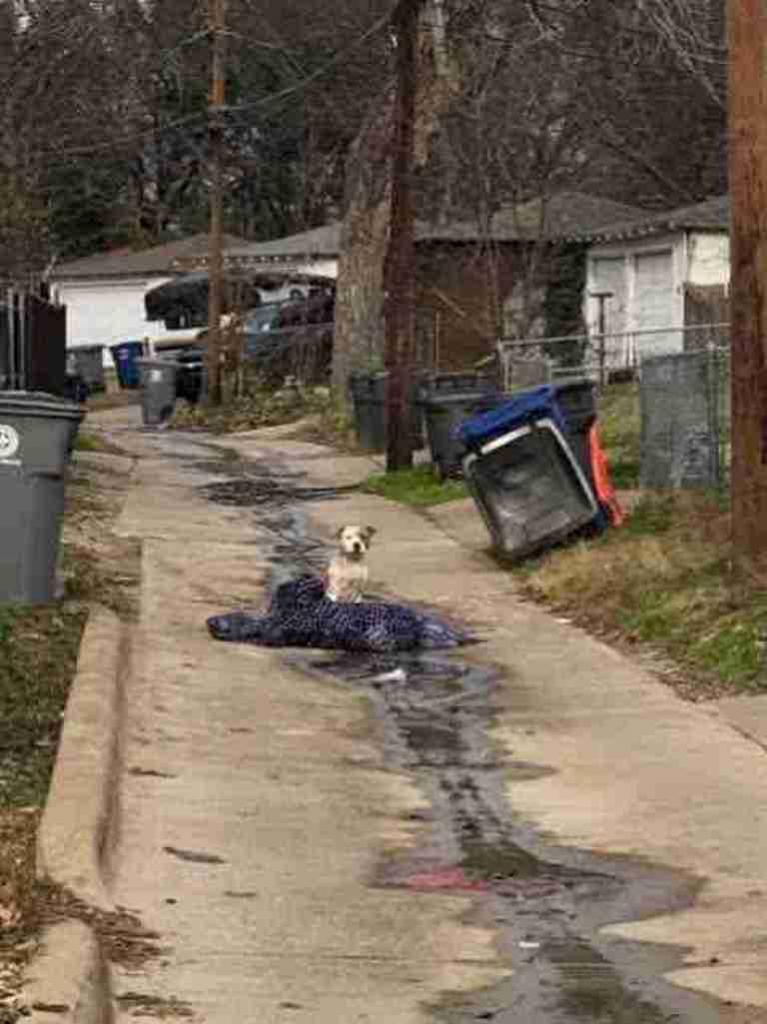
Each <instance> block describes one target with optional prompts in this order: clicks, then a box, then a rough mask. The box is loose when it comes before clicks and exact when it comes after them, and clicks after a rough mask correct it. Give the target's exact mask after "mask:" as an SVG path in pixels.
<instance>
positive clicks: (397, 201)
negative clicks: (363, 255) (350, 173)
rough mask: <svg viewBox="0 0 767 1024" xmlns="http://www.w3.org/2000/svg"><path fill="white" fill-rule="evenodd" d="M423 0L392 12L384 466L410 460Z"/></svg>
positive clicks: (410, 0) (402, 465)
mask: <svg viewBox="0 0 767 1024" xmlns="http://www.w3.org/2000/svg"><path fill="white" fill-rule="evenodd" d="M422 2H423V0H400V3H399V4H398V5H397V8H396V9H395V11H394V14H393V15H392V32H393V35H394V39H395V42H396V85H395V102H394V130H393V133H392V136H393V137H392V186H391V214H390V222H389V223H390V228H389V246H388V249H387V252H386V260H385V263H384V282H383V283H384V325H385V326H384V331H385V334H384V337H385V359H384V365H385V367H386V369H387V370H388V374H389V375H388V379H387V394H386V404H387V415H388V438H387V446H386V470H387V472H391V471H392V470H396V469H406V468H408V467H410V466H412V464H413V428H412V415H411V398H412V395H411V390H412V374H413V342H414V339H413V322H414V310H415V245H414V237H413V196H412V193H413V182H412V178H413V161H414V141H415V115H416V88H417V61H418V19H419V14H420V10H421V5H422Z"/></svg>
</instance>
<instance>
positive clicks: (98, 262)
mask: <svg viewBox="0 0 767 1024" xmlns="http://www.w3.org/2000/svg"><path fill="white" fill-rule="evenodd" d="M245 244H246V243H245V241H244V240H243V239H242V238H238V237H237V236H236V235H224V246H225V247H226V248H229V247H230V246H242V245H245ZM207 248H208V235H206V234H198V235H190V236H189V237H188V238H182V239H179V240H178V241H175V242H165V243H164V244H163V245H155V246H152V248H151V249H139V250H133V249H116V250H114V251H112V252H99V253H94V254H93V255H92V256H84V257H83V258H82V259H79V260H72V261H71V262H69V263H62V264H61V265H60V266H58V267H56V268H55V270H54V272H53V274H52V275H51V276H52V278H53V280H56V281H61V280H63V279H65V278H66V279H70V278H84V279H86V278H93V279H96V278H106V277H137V276H142V277H161V276H167V275H168V274H175V273H177V271H176V270H175V268H174V264H175V262H176V260H178V259H180V258H183V257H185V256H187V257H188V256H195V255H198V254H200V253H203V252H205V251H206V250H207Z"/></svg>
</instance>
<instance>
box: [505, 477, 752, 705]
mask: <svg viewBox="0 0 767 1024" xmlns="http://www.w3.org/2000/svg"><path fill="white" fill-rule="evenodd" d="M517 575H518V576H519V578H520V580H521V581H522V585H523V588H524V589H525V590H526V592H527V593H528V594H530V595H531V596H532V597H534V598H536V599H538V600H541V601H544V602H545V603H547V604H549V605H551V606H553V607H555V608H557V609H558V610H560V611H564V612H565V613H566V614H567V615H568V616H569V617H571V618H573V619H574V620H575V621H577V622H578V623H580V624H582V625H584V626H586V627H587V628H589V629H591V630H592V631H594V632H596V633H598V634H599V635H606V636H609V637H611V638H614V639H617V640H620V641H623V642H625V643H628V644H647V645H649V646H650V647H652V648H654V649H656V650H658V651H661V652H663V653H664V654H665V655H668V656H670V658H671V659H672V660H673V661H674V662H675V663H677V664H678V665H680V666H682V667H683V668H684V669H685V670H687V673H688V676H689V679H688V682H687V683H684V684H682V683H680V686H682V688H683V689H684V691H685V695H686V696H690V697H692V698H694V699H700V698H705V697H714V696H718V695H719V694H722V693H735V692H743V691H753V692H763V691H765V690H767V662H766V660H765V640H766V639H767V575H765V574H760V573H759V572H756V571H754V572H753V573H752V574H751V575H750V576H748V577H746V576H744V575H743V574H742V573H741V574H736V573H735V572H734V570H733V568H732V564H731V559H730V519H729V512H728V510H727V508H726V507H725V506H724V505H723V503H722V499H721V496H719V495H717V494H706V493H696V492H689V491H688V492H683V491H680V492H674V493H673V494H658V495H648V496H646V497H645V498H644V499H642V500H641V501H640V502H639V504H638V505H637V507H636V509H635V510H634V512H633V513H632V515H631V517H630V519H629V521H628V523H627V524H626V526H625V527H624V528H622V529H620V530H612V531H610V532H608V533H607V534H605V535H603V536H602V537H600V538H598V539H596V540H593V541H582V542H580V543H578V544H575V545H573V546H571V547H566V548H561V549H559V550H556V551H552V552H550V553H549V554H547V555H545V556H544V557H542V558H540V559H538V560H536V561H533V562H528V563H527V564H526V565H525V566H524V567H520V569H519V570H517Z"/></svg>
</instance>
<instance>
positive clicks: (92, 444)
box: [74, 430, 130, 458]
mask: <svg viewBox="0 0 767 1024" xmlns="http://www.w3.org/2000/svg"><path fill="white" fill-rule="evenodd" d="M74 450H75V451H76V452H97V453H98V454H101V455H122V456H124V457H127V458H130V455H129V453H128V452H126V451H125V449H124V448H120V447H118V446H117V445H115V444H112V443H111V442H110V441H107V440H106V438H104V437H101V436H100V435H99V434H93V433H91V432H90V431H88V430H79V431H78V433H77V437H76V438H75V443H74Z"/></svg>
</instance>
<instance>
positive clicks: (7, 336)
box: [0, 288, 66, 395]
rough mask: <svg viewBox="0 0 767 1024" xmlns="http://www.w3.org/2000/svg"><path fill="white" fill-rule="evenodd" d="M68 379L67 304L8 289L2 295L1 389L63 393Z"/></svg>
mask: <svg viewBox="0 0 767 1024" xmlns="http://www.w3.org/2000/svg"><path fill="white" fill-rule="evenodd" d="M65 379H66V307H65V306H57V305H54V304H53V303H50V302H48V301H47V300H46V299H44V298H41V297H40V296H39V295H36V294H35V293H34V292H30V291H26V290H23V289H17V288H9V289H7V290H6V292H5V294H4V295H2V296H0V389H3V390H16V391H47V392H48V393H49V394H52V395H63V393H64V385H65Z"/></svg>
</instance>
